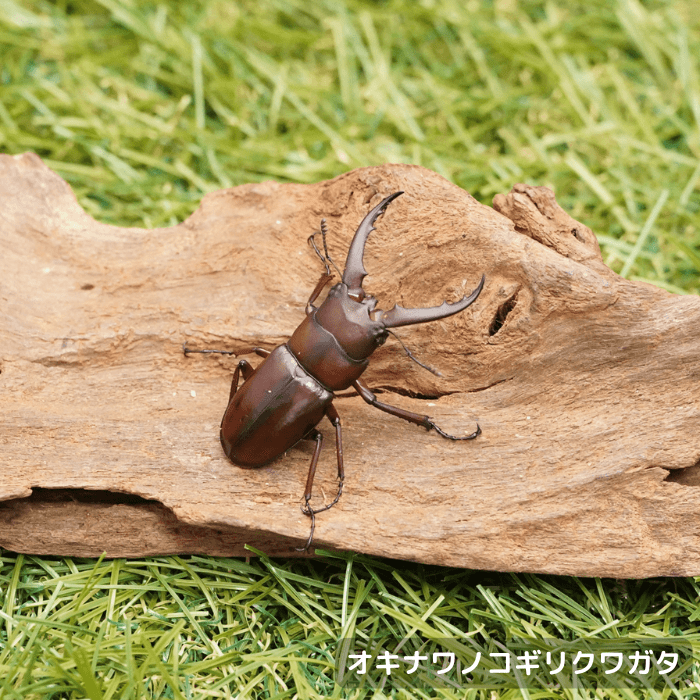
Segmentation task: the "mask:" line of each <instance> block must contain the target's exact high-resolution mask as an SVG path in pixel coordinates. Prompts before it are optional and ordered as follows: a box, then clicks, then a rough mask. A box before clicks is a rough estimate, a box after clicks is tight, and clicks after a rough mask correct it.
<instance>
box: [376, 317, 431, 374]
mask: <svg viewBox="0 0 700 700" xmlns="http://www.w3.org/2000/svg"><path fill="white" fill-rule="evenodd" d="M386 331H387V333H391V335H393V336H394V338H396V340H398V341H399V343H401V347H403V349H404V350H405V351H406V354H407V355H408V357H409V358H410V359H411V360H413V361H414V362H415V363H416V364H417V365H420V366H421V367H422V368H423V369H427V370H428V372H431V373H432V374H434V375H435V376H436V377H442V372H440V371H438V370H436V369H434V368H433V367H431V366H430V365H426V364H425V363H423V362H421V361H420V360H419V359H418V358H417V357H415V356H414V354H413V353H412V352H411V351H410V350H409V349H408V348H407V347H406V344H405V343H404V342H403V340H401V338H399V336H398V335H396V333H394V331H392V330H389V329H388V328H387V329H386Z"/></svg>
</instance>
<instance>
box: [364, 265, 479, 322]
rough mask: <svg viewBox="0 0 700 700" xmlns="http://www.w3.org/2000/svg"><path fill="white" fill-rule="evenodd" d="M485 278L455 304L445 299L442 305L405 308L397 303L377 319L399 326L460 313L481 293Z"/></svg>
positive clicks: (435, 319)
mask: <svg viewBox="0 0 700 700" xmlns="http://www.w3.org/2000/svg"><path fill="white" fill-rule="evenodd" d="M485 280H486V276H485V275H482V276H481V282H479V285H478V286H477V288H476V289H475V290H474V291H473V292H472V293H471V294H470V295H469V296H465V297H463V298H462V299H461V300H460V301H456V302H455V303H454V304H449V303H447V302H446V301H443V302H442V304H440V306H431V307H429V308H427V309H404V308H403V307H402V306H399V305H398V304H397V305H396V306H394V308H393V309H389V311H386V312H384V313H383V314H382V315H381V316H380V317H379V318H378V319H377V320H378V321H381V322H382V323H383V324H384V326H385V327H386V328H397V327H398V326H410V325H412V324H414V323H427V322H428V321H437V320H439V319H441V318H447V317H448V316H452V315H453V314H458V313H459V312H460V311H464V309H466V308H467V306H469V305H470V304H471V303H473V302H474V301H475V300H476V298H477V297H478V296H479V294H481V290H482V289H483V288H484V282H485Z"/></svg>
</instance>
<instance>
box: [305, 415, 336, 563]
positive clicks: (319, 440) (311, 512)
mask: <svg viewBox="0 0 700 700" xmlns="http://www.w3.org/2000/svg"><path fill="white" fill-rule="evenodd" d="M326 416H327V417H328V420H329V421H330V422H331V423H332V424H333V426H334V427H335V454H336V458H337V460H338V492H337V493H336V494H335V498H334V499H333V500H332V501H331V502H330V503H329V504H328V505H325V506H323V507H322V508H312V507H311V505H310V501H311V491H312V488H313V483H314V477H315V476H316V465H317V464H318V458H319V455H320V454H321V447H322V445H323V435H322V434H321V433H320V432H319V431H318V430H316V429H314V430H313V431H311V432H310V433H309V434H308V435H307V436H306V437H307V438H308V439H310V440H316V449H315V450H314V454H313V457H312V458H311V466H310V467H309V475H308V476H307V477H306V490H305V492H304V505H303V506H302V507H301V512H302V513H304V515H308V516H309V517H310V518H311V532H310V534H309V539H308V540H307V541H306V544H305V545H304V546H303V547H302V548H301V549H298V550H297V551H299V552H303V551H306V550H307V549H308V548H309V547H310V546H311V541H312V540H313V538H314V530H315V529H316V513H322V512H323V511H324V510H328V509H329V508H332V507H333V506H334V505H335V504H336V503H337V502H338V501H339V500H340V497H341V496H342V495H343V483H344V481H345V468H344V466H343V432H342V429H341V427H340V416H339V415H338V411H336V409H335V406H334V405H333V404H328V407H327V408H326Z"/></svg>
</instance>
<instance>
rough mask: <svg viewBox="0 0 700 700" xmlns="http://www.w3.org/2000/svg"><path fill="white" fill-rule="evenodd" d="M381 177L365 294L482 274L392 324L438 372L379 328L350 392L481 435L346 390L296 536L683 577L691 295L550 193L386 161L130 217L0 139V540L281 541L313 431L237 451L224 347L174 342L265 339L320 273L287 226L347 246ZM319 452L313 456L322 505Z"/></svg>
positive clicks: (690, 450) (338, 249)
mask: <svg viewBox="0 0 700 700" xmlns="http://www.w3.org/2000/svg"><path fill="white" fill-rule="evenodd" d="M397 189H402V190H405V192H406V194H405V195H404V196H403V197H401V198H400V199H399V200H397V201H396V202H395V203H393V204H392V206H391V207H390V208H389V210H388V212H387V213H386V214H385V215H384V217H383V218H382V219H380V221H379V224H378V227H377V231H376V232H375V233H373V234H372V237H371V239H370V243H369V244H368V249H367V255H366V257H365V266H366V268H367V269H368V270H369V272H370V276H369V277H368V278H367V281H366V285H365V286H366V288H367V289H369V290H370V291H371V292H372V293H374V294H375V295H376V296H377V297H378V298H379V300H380V306H381V307H383V308H389V307H391V306H392V305H393V304H394V303H395V302H398V303H400V304H402V305H404V306H427V305H434V304H437V303H440V302H441V301H442V299H443V298H446V299H448V300H450V301H453V300H455V299H456V298H458V297H460V296H461V295H462V293H463V292H464V290H471V289H472V288H473V287H474V286H475V284H476V283H477V281H478V280H479V278H480V276H481V274H482V272H483V273H485V274H486V286H485V288H484V291H483V293H482V295H481V297H480V298H479V299H478V301H477V302H476V303H475V304H474V305H473V306H472V307H470V308H469V309H468V310H467V311H466V312H464V313H462V314H459V315H457V316H454V317H452V318H450V319H446V320H444V321H440V322H437V323H433V324H430V325H426V326H416V327H412V328H406V329H403V332H402V333H401V335H402V338H403V339H404V341H405V342H406V343H407V344H408V345H409V346H410V347H411V349H412V350H413V352H414V353H415V354H416V355H417V356H418V357H420V358H422V359H423V360H425V361H427V362H428V363H430V364H431V365H434V366H437V367H438V368H439V369H440V370H441V371H442V373H443V377H442V378H438V377H435V376H433V375H431V374H429V373H427V372H425V371H424V370H422V369H421V368H419V367H417V366H416V365H415V364H413V363H411V362H410V361H408V360H407V359H406V358H405V356H404V355H403V354H402V351H401V349H400V347H399V346H398V344H397V343H396V342H395V341H392V340H390V341H389V342H388V343H387V345H386V346H384V347H383V348H381V349H380V350H379V351H378V352H377V353H376V355H375V358H374V362H373V363H372V365H371V366H370V369H369V370H368V371H367V373H366V375H365V376H366V379H367V383H368V384H369V385H370V386H371V387H373V388H380V389H382V390H384V392H385V393H384V394H383V396H382V399H383V400H385V401H388V402H390V403H394V404H396V405H399V406H402V407H404V408H407V409H410V410H414V411H418V412H421V413H428V414H429V415H430V416H431V417H432V418H434V419H435V420H436V422H438V424H439V425H441V426H442V427H443V428H444V429H446V430H448V431H450V432H459V431H472V430H473V429H474V425H475V423H476V422H478V423H479V424H480V425H481V428H482V430H483V435H482V436H481V437H479V438H478V439H477V440H475V441H473V442H467V443H451V442H448V441H445V440H442V439H441V438H440V437H439V436H437V435H436V434H434V433H426V432H425V431H424V430H422V429H420V428H417V427H416V426H412V425H408V424H405V423H404V422H402V421H399V420H397V419H395V418H393V417H391V416H387V415H385V414H382V413H380V412H378V411H376V410H374V409H372V408H371V407H369V406H367V405H366V404H364V403H363V402H362V401H361V399H360V398H359V397H357V396H345V397H342V398H339V399H338V400H337V401H336V406H337V408H338V410H339V412H340V414H341V417H342V419H343V425H344V437H345V458H346V472H347V479H346V489H345V494H344V495H343V498H342V499H341V501H340V503H339V504H338V505H337V506H336V507H335V508H333V509H332V510H330V511H328V512H326V513H323V514H322V515H320V516H319V517H318V522H317V530H316V540H315V542H316V544H317V545H318V546H325V547H335V548H341V549H352V550H357V551H362V552H367V553H372V554H378V555H384V556H389V557H395V558H403V559H411V560H418V561H423V562H428V563H437V564H447V565H452V566H464V567H476V568H484V569H500V570H517V571H541V572H552V573H567V574H579V575H604V576H623V577H624V576H627V577H640V576H651V575H689V574H700V490H698V489H697V488H696V486H697V485H698V483H699V482H700V479H699V478H698V474H699V473H700V412H699V410H698V409H699V408H700V392H699V391H698V379H699V377H700V362H699V359H700V299H698V298H697V297H694V296H685V297H684V296H675V295H671V294H668V293H667V292H665V291H663V290H660V289H657V288H655V287H652V286H650V285H646V284H641V283H633V282H629V281H627V280H625V279H622V278H620V277H618V276H617V275H615V274H614V273H613V272H612V271H611V270H609V269H608V268H607V267H606V266H605V265H604V264H603V262H602V260H601V258H600V253H599V250H598V246H597V243H596V240H595V236H594V235H593V234H592V232H591V231H590V230H589V229H587V228H586V227H585V226H583V225H582V224H580V223H578V222H576V221H574V220H573V219H571V218H570V217H569V216H568V215H567V214H566V213H565V212H563V211H562V210H561V209H560V208H559V207H558V205H557V204H556V202H555V200H554V196H553V195H552V193H551V192H549V191H548V190H546V189H545V188H535V187H527V186H523V185H517V186H516V187H515V188H514V189H513V191H512V192H511V193H510V194H508V195H499V196H498V197H496V199H495V201H494V206H495V209H491V208H489V207H486V206H483V205H481V204H479V203H478V202H476V201H475V200H474V199H473V198H472V197H471V196H470V195H469V194H467V193H466V192H464V191H463V190H461V189H459V188H458V187H456V186H455V185H452V184H450V183H449V182H447V181H446V180H444V179H443V178H441V177H440V176H438V175H436V174H435V173H433V172H430V171H428V170H425V169H423V168H419V167H415V166H407V165H385V166H381V167H377V168H364V169H360V170H355V171H353V172H350V173H347V174H345V175H342V176H340V177H337V178H335V179H334V180H331V181H328V182H321V183H318V184H315V185H289V184H277V183H273V182H267V183H262V184H253V185H244V186H241V187H236V188H233V189H229V190H224V191H221V192H216V193H214V194H211V195H208V196H206V197H205V198H204V199H203V201H202V204H201V206H200V207H199V209H198V210H197V211H196V212H195V213H194V214H193V215H192V216H191V217H190V218H189V219H187V220H186V221H185V222H183V223H182V224H180V225H178V226H175V227H171V228H166V229H159V230H156V231H145V230H141V229H135V228H128V229H124V228H117V227H113V226H107V225H104V224H100V223H97V222H95V221H94V220H93V219H92V218H91V217H90V216H88V215H87V214H86V213H85V212H84V211H83V210H82V209H81V207H80V206H79V205H78V203H77V202H76V199H75V197H74V195H73V193H72V191H71V190H70V188H69V187H68V185H67V184H66V183H65V182H64V181H63V180H61V179H60V178H59V177H58V176H57V175H55V174H54V173H52V172H51V171H50V170H49V169H48V168H47V167H46V166H44V165H43V163H42V162H41V161H40V160H39V158H37V157H36V156H34V155H31V154H27V155H22V156H14V157H10V156H1V157H0V240H1V245H2V256H1V257H0V329H1V333H0V362H1V363H2V364H1V365H0V370H1V374H0V396H2V401H3V417H2V427H1V428H0V454H1V455H2V460H3V465H4V468H3V471H2V474H0V500H2V501H4V503H3V504H2V506H1V507H0V544H1V545H2V546H5V547H7V548H10V549H15V550H18V551H25V552H36V553H53V554H75V555H99V554H100V553H101V552H102V551H106V552H107V553H108V555H109V556H136V555H140V554H154V553H168V552H193V551H199V552H202V553H206V552H211V553H216V554H245V551H244V550H243V548H242V542H248V543H250V544H252V545H253V546H256V547H260V548H262V549H265V550H266V551H270V552H271V553H275V554H287V553H293V552H294V549H293V547H294V545H295V544H297V543H300V542H303V540H304V538H306V536H307V534H308V521H307V519H306V518H305V517H304V516H303V515H302V513H301V512H300V509H299V506H300V503H301V496H302V493H303V487H304V481H305V475H306V469H307V466H308V461H309V459H310V456H311V450H312V445H311V444H310V443H309V444H303V443H302V444H300V445H299V446H298V447H295V448H293V449H291V450H289V451H288V453H287V454H286V455H285V456H284V457H282V458H280V459H278V460H277V461H275V462H274V463H273V464H271V465H270V466H268V467H265V468H262V469H258V470H242V469H239V468H237V467H234V466H233V465H231V464H230V463H229V462H228V461H227V460H226V459H225V457H224V455H223V453H222V451H221V448H220V446H219V442H218V425H219V421H220V418H221V415H222V413H223V410H224V408H225V403H226V399H227V396H228V389H229V383H230V380H231V373H232V368H233V366H234V364H235V362H236V360H235V359H230V358H220V357H213V356H191V357H189V358H185V357H184V356H183V354H182V350H181V348H182V344H183V342H185V341H187V342H188V344H189V345H190V346H191V347H200V348H201V347H219V348H226V349H231V350H235V351H237V352H239V353H245V352H247V351H249V350H250V348H251V347H253V346H254V345H263V346H265V347H268V348H271V347H273V346H274V345H276V344H279V343H281V342H283V341H285V340H286V338H287V337H288V336H289V335H290V334H291V332H292V331H293V330H294V328H295V327H296V325H297V324H298V323H299V321H300V320H301V318H302V316H303V307H304V304H305V302H306V299H307V297H308V294H309V292H310V290H311V289H312V288H313V285H314V284H315V282H316V280H317V278H318V276H319V273H320V269H319V268H320V266H319V262H318V259H317V258H316V257H315V256H314V254H313V252H312V251H311V250H310V249H309V248H308V247H307V244H306V238H307V236H308V235H309V233H310V232H312V231H313V230H314V229H315V228H317V226H318V222H319V220H320V218H321V217H322V216H323V217H326V219H327V220H328V223H329V228H330V246H331V250H332V252H333V254H334V255H335V258H336V259H337V260H339V261H342V260H343V258H344V255H345V251H346V250H347V245H348V243H349V240H350V237H351V235H352V233H353V232H354V229H355V228H356V226H357V224H358V223H359V221H360V220H361V218H362V217H363V216H364V214H366V213H367V211H368V210H369V208H370V207H371V206H372V205H373V204H376V203H377V202H378V201H379V200H380V198H381V197H383V196H385V195H386V194H388V193H390V192H392V191H395V190H397ZM499 212H500V213H499ZM250 359H251V361H252V362H253V363H254V364H255V363H257V362H259V359H258V358H255V357H254V356H252V357H251V358H250ZM426 397H432V398H426ZM321 429H322V430H323V431H324V432H325V433H326V434H327V437H328V438H329V440H327V441H326V444H327V445H330V444H332V430H331V429H330V425H325V426H324V425H323V424H322V425H321ZM334 470H335V465H334V455H333V450H332V449H331V448H330V447H326V449H325V451H324V454H323V455H322V458H321V465H320V471H321V475H320V478H319V481H318V486H317V488H316V492H317V493H318V494H319V495H318V498H322V495H321V492H322V491H325V494H326V495H330V494H332V493H333V492H334V479H333V475H334ZM47 489H58V490H60V491H58V493H57V494H52V493H51V492H49V491H46V490H47ZM33 490H36V493H35V494H34V495H33V496H31V494H32V491H33ZM86 490H87V491H95V496H94V497H93V498H89V497H88V496H86V494H85V491H86ZM105 492H111V493H113V494H123V496H122V497H113V496H109V494H107V493H105ZM52 495H53V498H51V496H52ZM30 496H31V498H28V497H30ZM134 497H136V498H134ZM142 499H146V500H142Z"/></svg>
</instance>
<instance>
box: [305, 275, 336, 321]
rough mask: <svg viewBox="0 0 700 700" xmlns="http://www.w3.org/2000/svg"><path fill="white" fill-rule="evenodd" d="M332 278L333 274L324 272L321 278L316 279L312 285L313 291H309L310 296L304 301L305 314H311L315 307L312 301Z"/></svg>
mask: <svg viewBox="0 0 700 700" xmlns="http://www.w3.org/2000/svg"><path fill="white" fill-rule="evenodd" d="M332 279H333V275H331V274H328V273H326V272H324V273H323V274H322V275H321V279H320V280H319V281H318V284H317V285H316V286H315V287H314V291H313V292H311V296H310V297H309V300H308V301H307V302H306V309H305V311H306V315H307V316H311V314H312V313H313V312H314V311H315V310H316V307H315V306H314V302H315V301H316V299H318V297H319V295H320V294H321V292H322V291H323V288H324V287H325V286H326V285H327V284H328V283H329V282H330V281H331V280H332Z"/></svg>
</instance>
